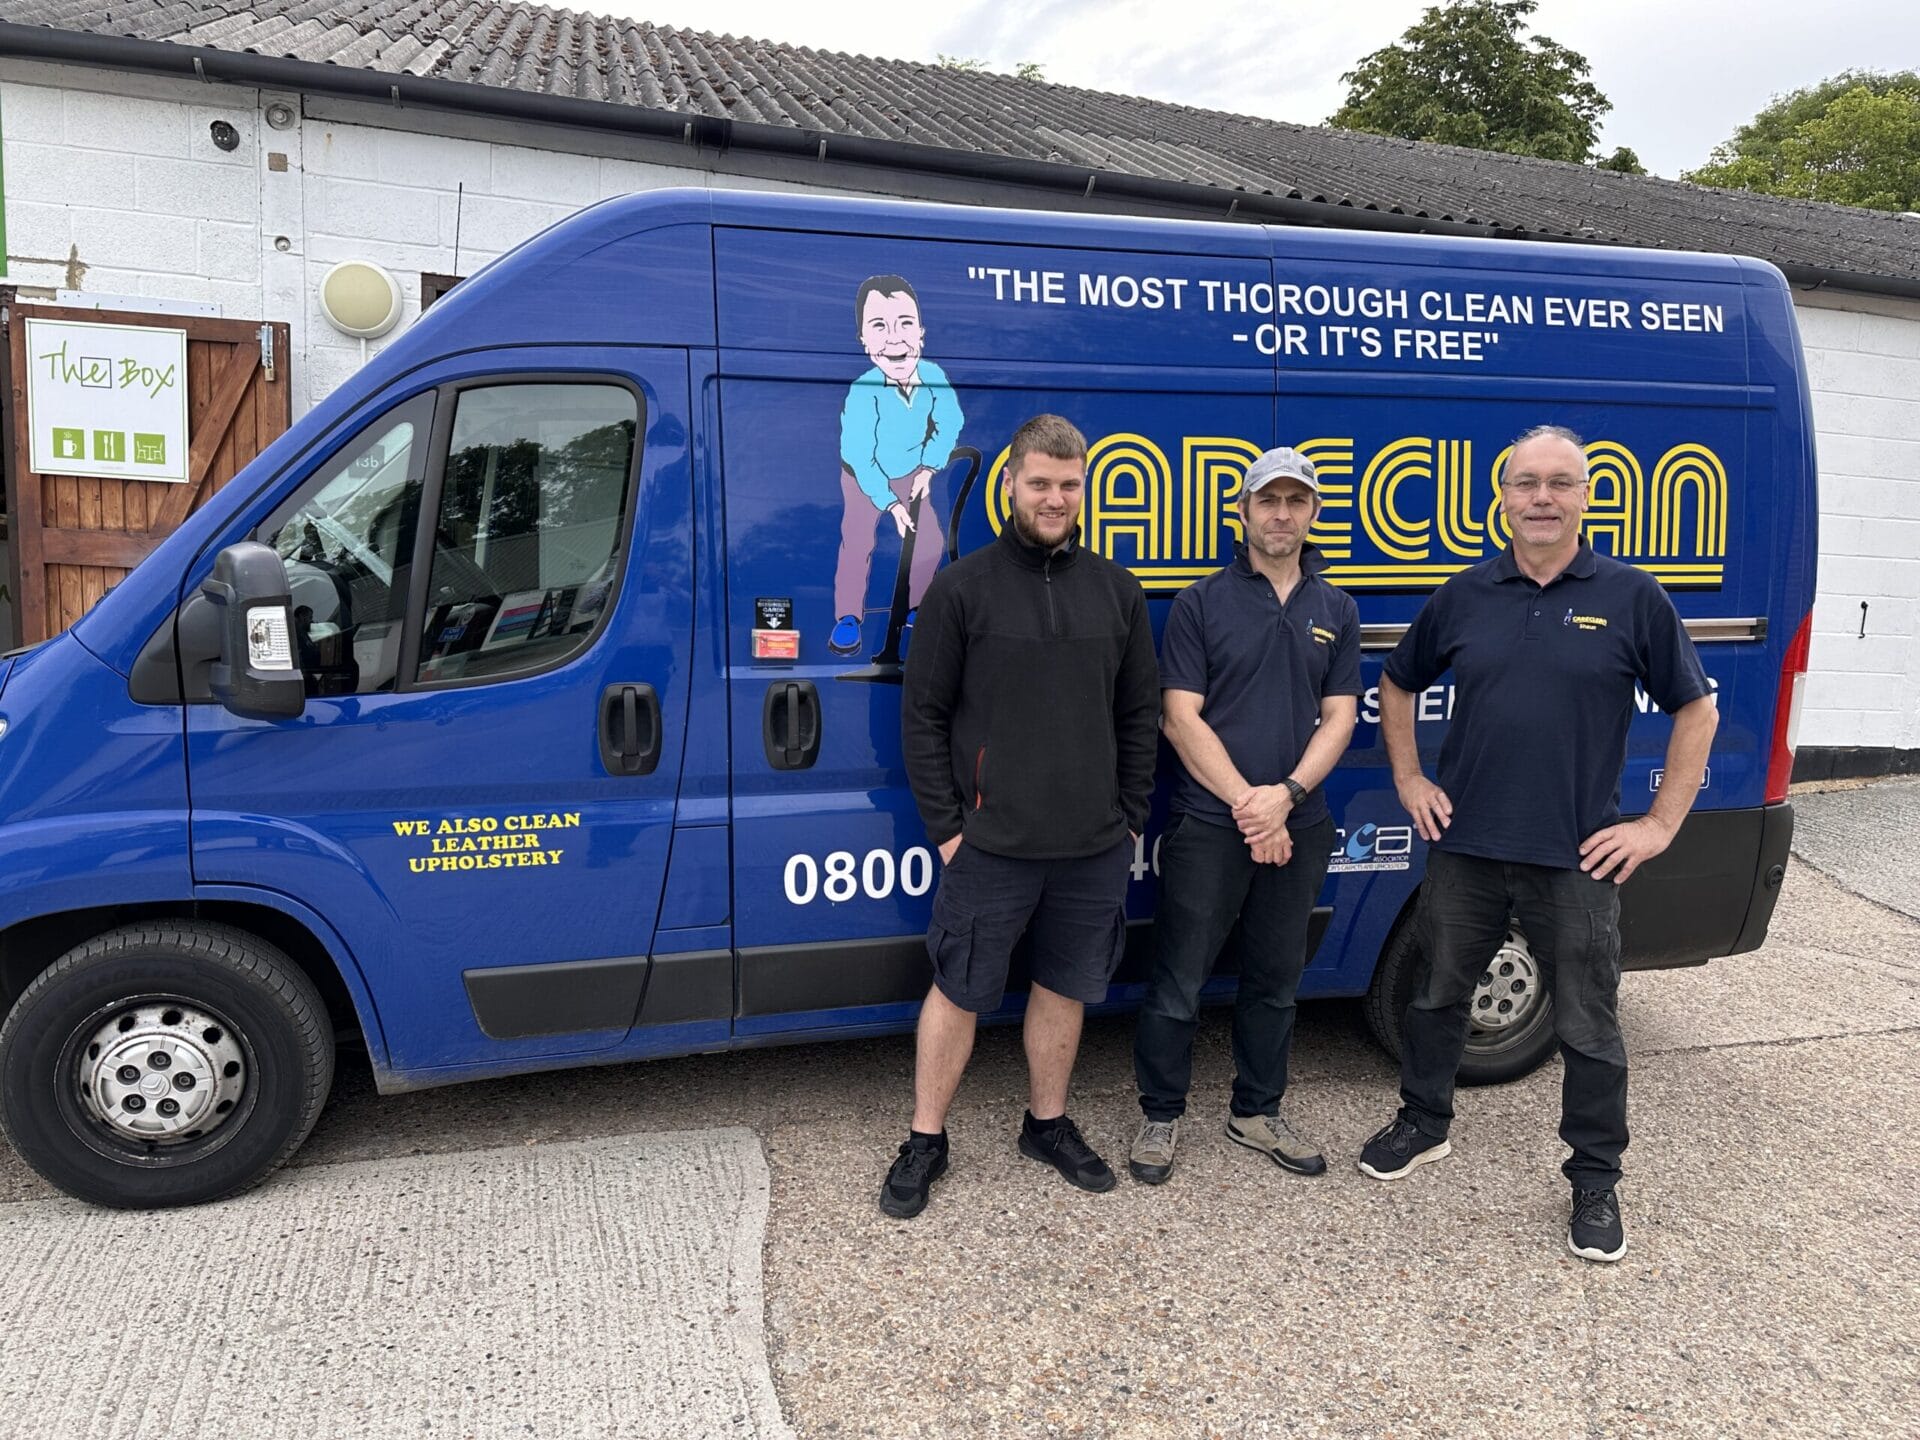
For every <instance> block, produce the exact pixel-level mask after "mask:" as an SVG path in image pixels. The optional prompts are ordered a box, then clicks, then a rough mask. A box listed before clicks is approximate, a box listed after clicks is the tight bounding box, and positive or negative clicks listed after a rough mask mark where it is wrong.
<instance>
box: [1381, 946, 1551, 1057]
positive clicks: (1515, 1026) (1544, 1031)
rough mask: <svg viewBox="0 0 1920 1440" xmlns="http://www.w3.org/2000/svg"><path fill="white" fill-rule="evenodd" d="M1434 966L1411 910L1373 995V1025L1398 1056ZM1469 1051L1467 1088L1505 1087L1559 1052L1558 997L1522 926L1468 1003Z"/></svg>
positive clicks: (1383, 964)
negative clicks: (1411, 1008)
mask: <svg viewBox="0 0 1920 1440" xmlns="http://www.w3.org/2000/svg"><path fill="white" fill-rule="evenodd" d="M1426 968H1427V962H1426V957H1425V956H1424V955H1423V954H1422V953H1421V948H1420V938H1419V926H1418V925H1416V924H1415V923H1414V917H1413V915H1412V914H1411V913H1410V914H1408V915H1407V916H1406V917H1405V918H1404V919H1402V920H1401V922H1400V924H1399V925H1398V926H1397V927H1396V928H1395V930H1394V932H1393V936H1392V938H1391V939H1390V940H1388V941H1387V948H1386V951H1385V953H1384V954H1382V955H1381V957H1380V966H1379V968H1378V969H1377V970H1376V971H1375V972H1374V976H1373V986H1372V988H1371V989H1369V990H1368V992H1367V998H1366V1015H1367V1028H1368V1029H1369V1030H1371V1031H1372V1032H1373V1038H1374V1039H1376V1040H1377V1041H1379V1042H1380V1046H1381V1048H1382V1049H1384V1050H1385V1051H1386V1052H1387V1053H1388V1054H1389V1055H1391V1056H1393V1058H1394V1059H1396V1060H1398V1059H1399V1058H1400V1054H1401V1025H1402V1023H1403V1021H1404V1019H1405V1016H1406V1011H1407V1003H1408V1002H1409V1001H1410V1000H1412V999H1413V994H1414V990H1415V988H1416V987H1417V986H1418V985H1419V983H1420V980H1421V977H1422V976H1424V975H1425V973H1426ZM1467 1014H1468V1021H1469V1028H1468V1030H1467V1046H1466V1051H1465V1053H1464V1054H1463V1055H1462V1056H1461V1059H1460V1072H1459V1082H1460V1083H1461V1084H1462V1085H1498V1084H1501V1083H1502V1082H1504V1081H1508V1080H1518V1079H1519V1078H1520V1077H1521V1076H1522V1075H1529V1074H1531V1073H1532V1072H1533V1071H1535V1070H1538V1069H1539V1068H1540V1067H1541V1066H1542V1065H1544V1064H1545V1063H1546V1061H1547V1057H1548V1056H1550V1055H1552V1054H1553V1052H1554V1050H1555V1049H1556V1048H1557V1045H1558V1042H1557V1040H1556V1039H1555V1036H1554V1033H1553V997H1552V996H1550V995H1549V994H1547V988H1546V978H1545V976H1544V975H1542V973H1541V971H1540V965H1539V962H1538V961H1536V960H1535V959H1534V958H1533V951H1532V949H1531V947H1529V946H1528V944H1527V937H1526V936H1525V935H1523V934H1522V933H1521V932H1520V928H1519V926H1518V925H1513V924H1510V925H1509V926H1508V929H1507V939H1506V943H1505V944H1503V945H1502V946H1501V947H1500V951H1499V953H1498V954H1497V955H1495V956H1494V958H1493V960H1492V962H1491V963H1490V964H1489V965H1488V966H1487V968H1486V969H1485V970H1484V971H1483V972H1481V975H1480V979H1479V981H1478V983H1476V984H1475V986H1474V990H1473V996H1472V998H1471V999H1470V1000H1469V1001H1468V1002H1467Z"/></svg>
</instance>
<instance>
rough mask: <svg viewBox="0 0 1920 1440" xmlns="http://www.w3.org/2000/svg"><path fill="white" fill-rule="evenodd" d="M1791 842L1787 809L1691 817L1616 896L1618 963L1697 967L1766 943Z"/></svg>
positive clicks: (1639, 966)
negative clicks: (1664, 847)
mask: <svg viewBox="0 0 1920 1440" xmlns="http://www.w3.org/2000/svg"><path fill="white" fill-rule="evenodd" d="M1792 842H1793V806H1791V805H1788V804H1779V805H1763V806H1760V807H1758V808H1755V809H1750V810H1696V811H1695V812H1694V813H1693V814H1691V815H1689V816H1688V817H1687V819H1686V823H1684V824H1683V825H1681V827H1680V833H1679V834H1678V835H1676V836H1675V837H1674V840H1673V844H1672V845H1670V846H1668V847H1667V850H1666V853H1665V854H1663V855H1659V856H1657V857H1655V858H1654V859H1653V860H1650V861H1648V862H1647V863H1646V864H1645V865H1643V866H1642V867H1641V868H1640V872H1639V873H1638V874H1637V875H1635V876H1634V877H1633V879H1631V880H1629V881H1628V882H1627V884H1626V887H1625V888H1624V889H1623V890H1622V892H1621V895H1620V944H1621V964H1622V965H1623V967H1624V968H1626V969H1629V970H1664V969H1668V968H1671V967H1673V966H1676V965H1698V964H1701V963H1702V962H1704V961H1707V960H1712V959H1715V958H1716V957H1718V956H1722V955H1740V954H1744V953H1745V952H1746V951H1749V950H1757V949H1759V948H1760V946H1761V944H1762V943H1764V942H1765V940H1766V938H1767V926H1768V924H1769V923H1770V922H1771V921H1772V919H1773V907H1774V903H1775V902H1776V901H1777V900H1778V899H1779V898H1780V883H1781V881H1782V880H1783V879H1784V878H1785V876H1786V866H1787V850H1788V847H1789V846H1790V845H1791V844H1792Z"/></svg>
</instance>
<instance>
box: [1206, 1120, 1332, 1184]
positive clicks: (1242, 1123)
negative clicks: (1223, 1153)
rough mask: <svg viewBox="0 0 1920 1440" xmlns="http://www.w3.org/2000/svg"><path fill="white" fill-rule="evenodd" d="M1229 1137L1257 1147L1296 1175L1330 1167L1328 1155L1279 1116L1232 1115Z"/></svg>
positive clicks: (1245, 1144)
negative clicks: (1297, 1133)
mask: <svg viewBox="0 0 1920 1440" xmlns="http://www.w3.org/2000/svg"><path fill="white" fill-rule="evenodd" d="M1227 1138H1228V1139H1229V1140H1231V1141H1233V1143H1234V1144H1236V1145H1244V1146H1246V1147H1247V1148H1248V1149H1249V1150H1258V1151H1259V1152H1260V1153H1261V1154H1262V1155H1265V1156H1266V1157H1267V1158H1268V1159H1269V1160H1271V1161H1273V1163H1274V1164H1276V1165H1278V1166H1279V1167H1280V1168H1281V1169H1282V1170H1291V1171H1292V1172H1293V1173H1294V1174H1296V1175H1319V1174H1322V1173H1323V1172H1324V1171H1325V1170H1326V1168H1327V1157H1326V1156H1324V1155H1322V1154H1321V1153H1320V1152H1319V1151H1318V1150H1316V1149H1314V1148H1313V1146H1311V1145H1309V1144H1308V1143H1307V1142H1306V1141H1304V1140H1302V1139H1301V1138H1300V1137H1299V1136H1298V1135H1296V1134H1294V1133H1293V1127H1292V1126H1291V1125H1289V1124H1287V1122H1286V1121H1284V1120H1282V1119H1281V1118H1280V1117H1279V1116H1278V1115H1231V1116H1229V1117H1228V1118H1227Z"/></svg>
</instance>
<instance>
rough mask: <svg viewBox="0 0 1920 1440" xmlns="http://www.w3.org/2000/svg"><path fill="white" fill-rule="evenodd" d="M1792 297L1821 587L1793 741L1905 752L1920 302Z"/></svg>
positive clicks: (1919, 445) (1914, 618)
mask: <svg viewBox="0 0 1920 1440" xmlns="http://www.w3.org/2000/svg"><path fill="white" fill-rule="evenodd" d="M1798 298H1799V302H1800V303H1799V309H1798V314H1799V320H1800V337H1801V344H1802V346H1803V347H1804V349H1805V351H1806V356H1807V372H1808V380H1809V383H1810V384H1811V386H1812V388H1813V420H1814V428H1815V430H1816V432H1817V434H1818V440H1817V444H1818V447H1819V464H1820V586H1819V594H1818V598H1817V599H1816V600H1815V603H1814V608H1813V645H1812V650H1811V653H1810V655H1809V657H1808V658H1809V670H1808V677H1807V690H1806V695H1805V698H1804V700H1803V708H1802V710H1801V716H1800V743H1801V744H1802V745H1803V746H1808V745H1813V746H1844V747H1854V746H1859V747H1873V748H1880V747H1891V748H1894V749H1904V750H1912V749H1915V748H1917V747H1920V304H1914V303H1911V302H1908V301H1902V300H1893V299H1882V298H1879V297H1877V296H1865V295H1858V296H1856V295H1841V294H1829V293H1825V292H1821V293H1816V294H1812V295H1803V296H1800V297H1798ZM1863 603H1864V604H1865V605H1866V607H1867V608H1866V613H1865V616H1864V620H1865V633H1864V635H1863V634H1862V633H1861V632H1862V619H1863V616H1862V614H1861V608H1860V607H1861V605H1862V604H1863Z"/></svg>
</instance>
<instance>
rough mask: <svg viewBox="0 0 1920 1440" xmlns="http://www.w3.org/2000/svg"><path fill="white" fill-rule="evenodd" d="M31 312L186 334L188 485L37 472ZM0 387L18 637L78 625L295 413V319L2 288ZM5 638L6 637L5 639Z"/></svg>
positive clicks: (30, 640)
mask: <svg viewBox="0 0 1920 1440" xmlns="http://www.w3.org/2000/svg"><path fill="white" fill-rule="evenodd" d="M27 319H43V320H80V321H90V322H93V323H96V324H113V325H152V326H160V327H164V328H166V329H170V330H185V331H186V332H187V432H188V435H189V437H190V444H189V447H188V451H187V480H186V483H185V484H180V483H177V482H173V483H167V482H158V481H152V480H120V479H107V478H99V479H96V478H92V477H88V476H79V475H38V474H35V473H34V472H33V471H31V470H29V469H28V468H27V467H28V466H29V465H30V464H31V463H32V461H31V458H30V456H31V451H30V449H29V437H30V430H29V427H28V425H27V424H26V389H27V355H26V333H27V327H26V326H25V325H23V324H22V323H21V322H22V321H23V320H27ZM0 328H4V330H5V344H4V345H0V363H4V364H5V366H6V371H5V374H4V376H0V394H4V396H5V397H6V416H5V427H4V433H0V446H3V447H4V454H5V460H6V480H7V515H8V521H9V525H10V528H11V538H12V547H11V549H12V564H11V571H12V575H11V579H12V583H13V594H14V614H15V617H16V620H17V623H18V628H19V632H20V633H19V635H18V637H17V643H20V644H28V645H30V644H34V643H35V642H37V641H40V640H44V639H46V638H47V637H48V636H50V635H55V634H58V633H59V632H60V631H62V630H64V629H66V628H67V626H69V625H71V624H73V622H74V621H76V620H78V619H79V618H80V617H81V616H82V615H84V614H86V613H87V611H88V610H89V609H90V608H91V607H92V606H93V604H94V602H95V601H97V600H98V599H99V598H100V597H101V596H102V595H104V594H106V592H107V591H108V590H109V589H110V588H111V587H112V586H114V585H116V584H118V583H119V582H120V579H121V577H122V576H124V575H125V574H126V573H127V572H128V571H129V570H131V569H132V568H133V567H134V566H135V565H137V564H139V563H140V561H141V560H143V559H145V558H146V556H147V554H148V553H149V552H150V551H151V550H152V549H153V547H154V546H155V545H157V544H159V543H160V541H161V540H163V539H165V538H166V536H167V535H168V534H169V533H171V532H172V531H173V529H174V528H175V527H176V526H178V525H179V524H180V522H181V521H182V520H184V519H186V518H187V516H188V515H190V514H191V513H192V512H193V511H194V510H195V509H197V508H198V507H199V505H200V504H201V502H202V501H203V500H205V499H206V497H207V496H209V495H211V494H212V493H213V492H214V491H216V490H218V489H219V488H220V487H221V486H222V485H224V484H226V483H227V481H229V480H231V479H232V478H233V477H234V476H235V475H236V474H238V473H239V471H240V469H241V467H242V466H244V465H245V464H246V463H247V462H248V461H249V460H251V459H253V457H254V456H255V455H258V454H259V453H260V452H261V451H262V450H264V449H265V448H266V447H267V446H268V445H269V444H271V443H272V442H273V440H274V439H275V437H277V436H278V435H280V434H281V433H282V432H283V431H285V430H286V428H287V426H288V424H289V423H290V422H291V420H292V405H291V400H290V395H291V393H292V387H291V386H290V385H289V384H288V380H287V365H286V358H287V327H286V326H285V325H277V324H276V325H262V324H257V323H255V322H252V321H247V320H213V319H208V318H206V317H204V316H199V315H151V314H136V313H122V312H118V311H103V310H79V309H72V308H68V307H63V306H52V305H23V304H20V303H18V302H16V301H15V300H14V299H13V297H12V295H11V293H8V292H0ZM0 638H3V637H0Z"/></svg>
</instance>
